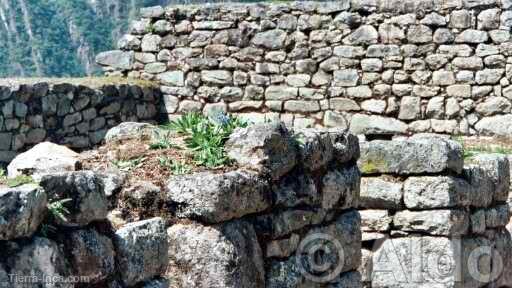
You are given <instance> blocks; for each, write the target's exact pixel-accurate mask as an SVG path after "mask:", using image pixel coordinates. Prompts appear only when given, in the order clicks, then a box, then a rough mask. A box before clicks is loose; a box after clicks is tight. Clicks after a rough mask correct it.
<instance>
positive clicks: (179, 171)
mask: <svg viewBox="0 0 512 288" xmlns="http://www.w3.org/2000/svg"><path fill="white" fill-rule="evenodd" d="M158 162H159V164H160V166H162V167H163V168H164V169H167V170H169V171H171V173H172V174H173V175H183V174H188V173H190V171H192V168H191V167H190V166H189V165H188V164H187V163H186V162H185V161H178V160H174V159H172V158H169V157H167V156H161V157H158Z"/></svg>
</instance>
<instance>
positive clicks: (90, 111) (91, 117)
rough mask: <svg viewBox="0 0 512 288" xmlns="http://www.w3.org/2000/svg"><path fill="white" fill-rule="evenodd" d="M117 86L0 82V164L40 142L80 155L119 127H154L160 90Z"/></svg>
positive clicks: (123, 83)
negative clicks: (146, 123) (139, 123)
mask: <svg viewBox="0 0 512 288" xmlns="http://www.w3.org/2000/svg"><path fill="white" fill-rule="evenodd" d="M117 80H118V82H120V83H117V84H115V82H113V83H110V82H109V81H110V80H107V81H106V82H107V84H101V85H98V84H94V82H95V81H100V82H102V81H103V82H105V80H94V79H90V80H84V79H75V80H73V79H70V80H67V81H61V80H59V81H55V80H40V81H39V80H34V81H32V80H28V81H25V80H22V81H21V82H17V81H16V80H14V81H13V82H10V83H9V81H7V82H5V81H2V82H0V108H1V109H2V110H1V111H2V113H1V115H0V162H2V163H8V162H10V161H11V160H12V159H13V158H14V157H15V156H16V155H17V154H18V153H19V152H22V151H25V150H27V149H28V148H30V147H32V146H33V145H35V144H37V143H40V142H43V141H51V142H54V143H59V144H65V145H67V146H69V147H72V148H77V149H85V148H90V147H91V146H94V145H96V144H99V143H100V142H101V141H102V140H103V139H104V136H105V134H106V132H107V130H108V129H109V128H111V127H113V126H115V125H117V124H119V123H121V122H123V121H149V122H154V121H156V120H157V119H158V116H159V111H158V109H159V103H160V98H161V97H160V90H159V89H157V88H155V87H153V86H151V85H147V83H146V84H136V83H130V81H125V80H119V79H117ZM82 82H93V83H82Z"/></svg>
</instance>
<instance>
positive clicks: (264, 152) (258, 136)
mask: <svg viewBox="0 0 512 288" xmlns="http://www.w3.org/2000/svg"><path fill="white" fill-rule="evenodd" d="M225 149H226V152H227V154H228V156H229V157H230V158H232V159H234V160H235V161H236V162H237V164H238V165H240V166H242V167H246V168H248V169H250V170H256V171H260V172H266V173H269V174H270V176H271V177H272V179H279V177H281V176H283V175H284V174H286V173H287V172H289V171H290V170H291V169H292V168H293V167H294V166H295V164H296V163H297V149H296V145H295V143H294V141H293V139H292V137H291V135H290V133H289V131H288V130H287V129H286V127H285V126H284V125H283V124H281V123H275V122H274V123H265V124H258V125H251V126H249V127H247V128H241V129H237V130H235V132H233V134H231V136H230V137H229V139H228V141H227V142H226V145H225Z"/></svg>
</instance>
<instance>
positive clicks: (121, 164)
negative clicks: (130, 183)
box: [112, 157, 146, 172]
mask: <svg viewBox="0 0 512 288" xmlns="http://www.w3.org/2000/svg"><path fill="white" fill-rule="evenodd" d="M144 160H146V158H145V157H137V158H135V159H129V160H114V161H112V164H114V166H116V168H117V169H119V170H120V171H123V172H129V171H130V170H133V169H135V168H139V167H141V166H142V163H143V162H144Z"/></svg>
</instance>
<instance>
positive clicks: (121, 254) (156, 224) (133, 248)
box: [114, 218, 169, 286]
mask: <svg viewBox="0 0 512 288" xmlns="http://www.w3.org/2000/svg"><path fill="white" fill-rule="evenodd" d="M168 245H169V244H168V237H167V233H166V231H165V223H164V221H163V220H162V219H161V218H152V219H149V220H144V221H139V222H133V223H129V224H127V225H125V226H123V227H121V229H119V230H117V231H116V233H115V235H114V247H115V252H116V264H117V271H119V273H120V276H121V281H122V282H123V283H124V285H126V286H133V285H135V284H137V283H140V282H142V281H146V280H150V279H151V278H153V277H155V276H158V275H163V274H164V273H165V270H166V269H167V263H168V261H169V259H168V247H169V246H168Z"/></svg>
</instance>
